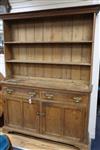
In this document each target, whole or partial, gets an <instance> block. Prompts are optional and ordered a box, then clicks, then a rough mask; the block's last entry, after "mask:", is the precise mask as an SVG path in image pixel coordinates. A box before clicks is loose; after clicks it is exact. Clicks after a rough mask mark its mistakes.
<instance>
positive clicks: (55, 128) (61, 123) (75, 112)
mask: <svg viewBox="0 0 100 150" xmlns="http://www.w3.org/2000/svg"><path fill="white" fill-rule="evenodd" d="M43 113H44V117H42V122H43V128H42V133H43V134H45V135H49V136H58V137H61V138H64V139H65V138H69V139H75V140H81V139H83V136H84V132H85V131H84V126H85V120H84V118H85V109H84V108H82V107H80V106H78V105H77V106H75V105H69V104H68V105H67V104H56V103H51V102H44V103H43Z"/></svg>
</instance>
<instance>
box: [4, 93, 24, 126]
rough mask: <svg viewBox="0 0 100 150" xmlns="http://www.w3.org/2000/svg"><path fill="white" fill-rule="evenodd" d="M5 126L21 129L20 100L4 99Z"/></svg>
mask: <svg viewBox="0 0 100 150" xmlns="http://www.w3.org/2000/svg"><path fill="white" fill-rule="evenodd" d="M4 103H5V105H4V109H5V113H4V115H5V125H8V126H10V127H14V128H22V99H20V98H14V97H10V96H9V97H5V99H4Z"/></svg>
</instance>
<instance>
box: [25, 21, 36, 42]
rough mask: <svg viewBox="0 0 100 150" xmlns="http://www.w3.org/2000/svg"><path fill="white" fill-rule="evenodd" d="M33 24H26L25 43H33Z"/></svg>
mask: <svg viewBox="0 0 100 150" xmlns="http://www.w3.org/2000/svg"><path fill="white" fill-rule="evenodd" d="M34 34H35V30H34V22H29V23H27V24H26V41H27V42H34Z"/></svg>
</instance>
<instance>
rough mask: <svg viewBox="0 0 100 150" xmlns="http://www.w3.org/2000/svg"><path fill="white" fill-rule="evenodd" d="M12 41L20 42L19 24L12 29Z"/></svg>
mask: <svg viewBox="0 0 100 150" xmlns="http://www.w3.org/2000/svg"><path fill="white" fill-rule="evenodd" d="M11 40H12V41H19V31H18V24H13V25H12V27H11Z"/></svg>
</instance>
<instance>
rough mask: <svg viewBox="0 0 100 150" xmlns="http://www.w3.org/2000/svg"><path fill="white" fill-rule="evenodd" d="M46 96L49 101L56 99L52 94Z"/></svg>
mask: <svg viewBox="0 0 100 150" xmlns="http://www.w3.org/2000/svg"><path fill="white" fill-rule="evenodd" d="M45 96H46V98H47V99H49V100H50V99H53V97H54V95H52V94H45Z"/></svg>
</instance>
